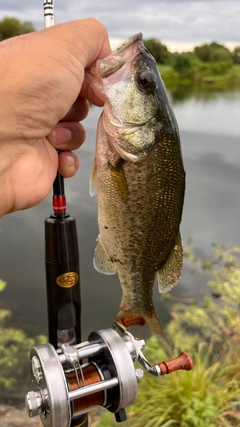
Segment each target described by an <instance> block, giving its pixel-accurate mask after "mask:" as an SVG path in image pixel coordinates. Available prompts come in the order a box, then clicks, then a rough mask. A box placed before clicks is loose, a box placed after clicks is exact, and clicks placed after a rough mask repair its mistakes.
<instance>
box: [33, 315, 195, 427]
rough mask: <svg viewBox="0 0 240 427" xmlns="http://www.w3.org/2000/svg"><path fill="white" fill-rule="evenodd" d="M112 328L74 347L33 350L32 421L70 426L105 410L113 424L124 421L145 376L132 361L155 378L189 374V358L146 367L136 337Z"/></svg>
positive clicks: (47, 426) (184, 356)
mask: <svg viewBox="0 0 240 427" xmlns="http://www.w3.org/2000/svg"><path fill="white" fill-rule="evenodd" d="M113 328H114V329H105V330H99V331H97V332H92V333H91V334H90V335H89V338H88V341H86V342H84V343H81V344H78V345H75V346H70V345H64V344H63V345H62V346H61V348H60V349H58V350H55V349H54V347H53V346H52V345H51V344H44V345H40V346H38V347H34V348H33V349H32V350H31V354H30V360H31V372H32V381H33V386H34V387H33V391H30V392H28V393H27V394H26V398H25V404H26V409H27V411H28V414H29V416H30V417H34V416H36V415H40V417H41V421H42V424H43V426H44V427H70V426H71V425H74V418H75V417H78V416H79V415H81V414H83V413H86V412H88V411H91V410H92V409H94V408H95V407H96V406H103V407H105V408H107V409H108V410H109V411H110V412H113V413H114V414H115V418H116V421H118V422H121V421H125V420H126V413H125V408H126V407H128V406H131V405H133V404H134V403H135V401H136V397H137V382H138V380H140V379H141V378H142V377H143V375H144V373H143V370H142V369H135V367H134V362H136V361H138V362H140V363H141V364H142V366H143V367H144V368H145V369H146V370H147V371H148V372H149V373H151V374H152V375H155V376H160V375H164V374H167V373H171V372H173V371H175V370H178V369H185V370H190V369H192V367H193V362H192V359H191V357H190V356H189V355H188V354H187V353H181V355H180V356H179V357H178V358H176V359H174V360H171V361H168V362H162V363H159V364H156V365H150V364H149V362H148V361H147V359H146V358H145V357H144V355H143V354H142V351H141V350H142V349H143V348H144V346H145V342H144V340H141V339H137V338H134V337H133V335H132V334H131V333H130V332H128V331H126V330H125V328H124V327H123V326H122V325H120V324H118V323H114V324H113ZM84 359H86V362H85V363H82V361H83V360H84Z"/></svg>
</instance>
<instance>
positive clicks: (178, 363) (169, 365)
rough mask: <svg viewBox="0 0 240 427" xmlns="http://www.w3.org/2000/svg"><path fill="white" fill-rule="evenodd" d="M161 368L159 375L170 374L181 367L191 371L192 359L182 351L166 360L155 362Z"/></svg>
mask: <svg viewBox="0 0 240 427" xmlns="http://www.w3.org/2000/svg"><path fill="white" fill-rule="evenodd" d="M157 365H158V366H159V368H160V370H161V374H160V375H166V374H171V373H172V372H174V371H178V370H180V369H183V370H184V371H191V369H192V368H193V360H192V358H191V356H189V354H188V353H186V352H182V353H180V354H179V356H178V357H176V358H175V359H172V360H168V361H167V362H161V363H158V364H157Z"/></svg>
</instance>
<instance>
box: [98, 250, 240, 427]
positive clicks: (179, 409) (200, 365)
mask: <svg viewBox="0 0 240 427" xmlns="http://www.w3.org/2000/svg"><path fill="white" fill-rule="evenodd" d="M239 253H240V248H226V247H224V246H222V247H218V246H214V258H213V260H212V261H210V260H208V261H204V262H200V261H199V260H198V259H197V258H196V256H195V255H194V254H193V253H192V251H191V250H189V249H188V250H186V257H187V258H188V259H190V260H191V261H192V262H193V263H194V266H195V268H196V270H197V269H199V268H201V270H204V271H206V272H207V274H208V275H209V274H210V275H211V276H212V280H211V281H210V282H209V283H208V288H209V292H208V295H207V296H206V297H205V298H204V299H203V301H202V302H201V303H198V304H197V303H192V304H189V303H188V304H186V303H180V302H177V303H175V302H174V300H173V299H172V298H171V297H170V298H169V299H168V304H169V309H170V312H171V316H172V320H171V321H170V323H169V324H168V326H167V328H166V330H165V337H164V339H161V340H159V339H157V338H156V337H152V338H151V339H150V340H149V341H148V342H147V346H146V350H145V352H144V353H145V355H146V356H147V358H148V359H149V360H150V362H151V363H156V362H157V361H158V362H159V361H163V360H168V359H171V358H174V357H175V356H176V355H178V354H179V353H180V352H181V351H188V353H190V354H191V356H192V357H193V360H194V368H193V370H192V371H190V372H186V371H178V372H174V373H172V374H170V375H167V376H165V377H162V378H161V377H160V378H155V377H152V376H151V375H149V374H147V373H145V376H144V378H143V379H142V380H141V382H140V384H139V392H138V399H137V403H136V404H135V405H134V406H133V407H131V408H129V410H128V419H129V422H128V423H129V424H128V425H131V426H132V427H160V426H161V427H206V426H208V427H233V426H234V427H235V426H239V425H240V263H239ZM116 425H117V424H116V423H115V421H114V417H113V415H112V414H109V413H107V412H106V413H105V414H104V416H103V417H102V418H101V419H100V420H98V421H96V422H95V426H97V427H107V426H108V427H113V426H116Z"/></svg>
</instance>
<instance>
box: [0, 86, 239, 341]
mask: <svg viewBox="0 0 240 427" xmlns="http://www.w3.org/2000/svg"><path fill="white" fill-rule="evenodd" d="M173 106H174V110H175V114H176V116H177V120H178V123H179V127H180V134H181V140H182V151H183V158H184V164H185V169H186V173H187V189H186V199H185V205H184V212H183V221H182V226H181V231H182V236H183V240H184V242H185V243H186V242H187V239H188V236H189V235H191V236H192V238H193V247H194V248H196V250H197V252H198V254H199V255H200V256H202V257H207V256H208V255H209V254H210V253H211V242H213V241H216V242H218V243H229V244H233V245H240V219H239V212H240V197H239V193H240V190H239V188H240V117H239V115H240V93H232V94H230V93H224V94H214V95H213V94H212V95H211V96H209V95H208V96H205V95H201V94H198V95H197V96H196V95H195V96H194V95H193V96H191V97H190V98H188V99H184V100H174V99H173ZM99 114H100V110H99V109H98V108H96V107H93V108H91V110H90V113H89V116H88V118H87V119H86V120H85V127H86V130H87V141H86V143H85V144H84V145H83V146H82V147H81V149H80V150H79V156H80V160H81V168H80V170H79V172H78V173H77V175H76V176H75V177H74V178H72V179H69V180H67V181H66V183H65V187H66V195H67V203H68V212H69V213H70V214H71V215H72V216H74V217H75V218H76V220H77V226H78V237H79V246H80V253H81V286H82V300H83V314H82V319H83V321H82V326H83V338H84V339H85V338H86V337H87V335H88V333H89V332H91V331H92V330H96V329H99V328H106V327H110V326H111V323H112V320H113V319H114V317H115V315H116V313H117V310H118V306H119V302H120V299H121V290H120V285H119V282H118V278H117V276H105V275H101V274H99V273H97V272H96V271H95V270H94V268H93V265H92V258H93V252H94V248H95V240H96V237H97V234H98V229H97V205H96V200H95V198H91V197H90V196H89V194H88V180H89V174H90V170H91V164H92V161H93V158H94V150H95V133H96V124H97V120H98V117H99ZM51 211H52V210H51V196H49V197H48V198H47V199H46V200H45V201H44V202H42V203H41V204H40V205H39V206H37V207H35V208H33V209H30V210H28V211H24V212H17V213H13V214H10V215H7V216H5V217H4V218H2V219H1V220H0V239H1V245H0V278H2V279H3V280H5V281H6V282H7V283H8V285H7V287H6V289H5V290H4V292H2V293H1V301H2V304H1V305H4V306H7V307H8V308H10V309H12V311H13V313H14V323H15V324H16V322H17V324H18V326H21V327H22V328H23V329H25V330H26V332H27V333H29V334H30V335H35V334H39V333H44V334H47V315H46V294H45V272H44V220H45V218H47V217H48V216H49V215H50V214H51ZM204 288H205V283H204V279H203V278H202V277H201V275H193V274H191V267H190V265H189V264H188V263H187V262H185V265H184V269H183V275H182V279H181V281H180V282H179V284H178V285H177V287H176V288H175V289H174V290H173V291H172V293H173V295H176V296H178V295H181V296H183V297H191V298H200V297H201V296H202V295H203V293H204ZM154 300H155V306H156V309H157V312H158V314H159V316H160V319H162V320H163V321H165V320H166V319H167V312H166V308H165V305H164V303H163V301H162V299H161V296H160V295H158V294H157V291H156V290H155V291H154Z"/></svg>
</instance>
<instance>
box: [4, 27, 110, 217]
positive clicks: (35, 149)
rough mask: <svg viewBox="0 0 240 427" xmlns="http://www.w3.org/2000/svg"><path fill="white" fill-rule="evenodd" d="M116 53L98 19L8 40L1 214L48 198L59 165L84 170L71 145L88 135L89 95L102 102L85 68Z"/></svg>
mask: <svg viewBox="0 0 240 427" xmlns="http://www.w3.org/2000/svg"><path fill="white" fill-rule="evenodd" d="M110 53H111V50H110V46H109V41H108V36H107V32H106V29H105V27H104V26H103V25H102V24H101V23H100V22H98V21H96V20H94V19H85V20H81V21H74V22H70V23H66V24H61V25H56V26H53V27H50V28H48V29H45V30H42V31H38V32H35V33H32V34H27V35H24V36H19V37H15V38H12V39H9V40H6V41H4V42H2V43H0V81H1V84H0V118H1V125H0V198H1V203H0V216H2V215H4V214H5V213H8V212H13V211H16V210H20V209H26V208H29V207H32V206H34V205H36V204H37V203H39V202H41V201H42V200H43V199H44V198H45V197H46V196H47V194H48V193H49V192H50V190H51V187H52V184H53V181H54V178H55V176H56V173H57V170H59V172H60V173H61V174H62V175H63V176H64V177H70V176H73V175H74V174H75V173H76V171H77V169H78V166H79V160H78V157H77V155H76V154H75V153H72V151H70V150H74V149H77V148H79V147H80V145H81V144H82V143H83V142H84V139H85V130H84V128H83V126H82V125H81V124H80V123H79V121H80V120H83V119H84V118H85V117H86V115H87V113H88V102H87V100H89V101H91V102H92V103H93V104H95V105H102V102H101V101H100V99H98V98H97V96H96V95H95V94H94V93H93V91H92V89H91V88H90V87H89V86H88V84H87V82H86V81H84V68H86V67H88V66H90V65H91V64H92V63H93V62H94V61H96V60H97V59H98V58H104V57H105V56H107V55H109V54H110ZM56 149H59V150H61V153H60V154H59V155H58V154H57V151H56Z"/></svg>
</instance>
